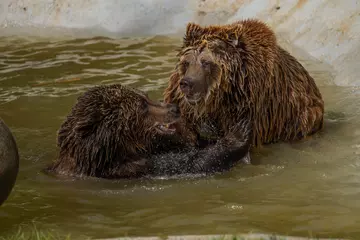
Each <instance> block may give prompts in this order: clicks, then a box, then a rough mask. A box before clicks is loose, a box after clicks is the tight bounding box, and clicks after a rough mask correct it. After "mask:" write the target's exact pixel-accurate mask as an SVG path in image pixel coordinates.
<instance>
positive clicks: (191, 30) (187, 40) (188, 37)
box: [184, 23, 204, 46]
mask: <svg viewBox="0 0 360 240" xmlns="http://www.w3.org/2000/svg"><path fill="white" fill-rule="evenodd" d="M203 34H204V28H202V27H201V26H200V25H198V24H196V23H188V24H187V26H186V32H185V36H184V45H185V46H189V45H191V44H192V43H193V42H195V41H196V40H199V39H200V38H201V36H202V35H203Z"/></svg>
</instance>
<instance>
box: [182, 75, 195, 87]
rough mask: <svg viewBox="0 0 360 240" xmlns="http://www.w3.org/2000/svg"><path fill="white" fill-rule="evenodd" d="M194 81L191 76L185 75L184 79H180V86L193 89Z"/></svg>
mask: <svg viewBox="0 0 360 240" xmlns="http://www.w3.org/2000/svg"><path fill="white" fill-rule="evenodd" d="M193 85H194V84H193V81H192V79H191V78H188V77H185V78H183V79H181V81H180V88H181V89H185V88H188V89H191V88H192V87H193Z"/></svg>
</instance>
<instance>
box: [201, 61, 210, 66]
mask: <svg viewBox="0 0 360 240" xmlns="http://www.w3.org/2000/svg"><path fill="white" fill-rule="evenodd" d="M210 65H211V62H209V61H206V60H202V61H201V66H202V67H209V66H210Z"/></svg>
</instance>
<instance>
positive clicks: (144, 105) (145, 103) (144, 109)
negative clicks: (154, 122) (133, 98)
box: [140, 99, 149, 112]
mask: <svg viewBox="0 0 360 240" xmlns="http://www.w3.org/2000/svg"><path fill="white" fill-rule="evenodd" d="M140 108H141V110H142V111H144V112H146V111H147V110H148V108H149V104H148V103H147V101H146V100H145V99H144V100H142V101H141V105H140Z"/></svg>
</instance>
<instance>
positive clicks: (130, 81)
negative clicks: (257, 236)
mask: <svg viewBox="0 0 360 240" xmlns="http://www.w3.org/2000/svg"><path fill="white" fill-rule="evenodd" d="M178 46H179V42H178V41H177V40H173V39H170V38H166V37H153V38H136V39H130V38H128V39H116V40H113V39H107V38H92V39H77V40H68V41H53V40H36V41H35V40H31V39H27V40H23V39H21V38H14V37H3V38H1V39H0V114H1V117H2V118H3V119H4V120H5V121H6V122H7V123H8V125H9V127H11V129H12V131H13V133H14V135H15V137H16V139H17V141H18V146H19V150H20V155H21V165H20V174H19V176H18V180H17V185H16V186H15V188H14V191H13V193H12V195H11V196H10V198H9V199H8V201H7V202H6V204H5V205H4V206H3V207H2V208H1V209H0V219H1V220H0V221H1V225H0V235H2V233H4V232H6V231H13V229H14V228H16V227H17V226H18V225H19V224H29V223H31V222H35V223H37V225H38V226H39V227H42V228H52V229H55V230H57V231H63V232H71V233H72V235H75V236H77V235H86V236H92V237H116V236H122V235H124V234H128V235H145V236H146V235H157V234H211V233H236V232H241V233H247V232H249V231H253V232H267V233H271V232H275V233H278V234H289V235H303V236H308V234H309V232H311V233H312V234H315V235H317V236H330V237H335V236H356V235H358V234H359V233H360V230H359V227H358V226H359V223H360V218H359V215H360V206H359V204H358V199H359V198H360V191H359V189H360V174H359V172H360V171H359V168H360V159H359V156H360V145H359V142H360V120H359V119H360V118H359V116H360V102H359V100H358V99H360V91H359V89H356V88H344V87H335V86H330V85H327V83H328V82H330V81H329V79H330V80H331V76H332V75H331V74H330V73H329V72H327V71H325V70H324V69H323V68H322V66H321V65H318V64H317V63H316V62H314V61H309V60H306V59H303V58H302V57H300V60H301V62H303V63H304V64H305V66H306V67H307V68H308V69H310V71H311V73H313V75H314V77H315V78H316V81H317V82H318V83H319V85H320V86H321V87H320V89H321V92H322V94H323V96H324V99H325V103H326V121H325V130H324V131H323V132H322V133H321V134H318V135H317V136H314V137H313V138H311V139H309V140H308V141H305V142H300V143H296V144H292V145H290V144H276V145H272V146H267V147H264V148H263V149H261V150H260V151H257V152H255V153H254V154H253V158H254V159H255V160H256V162H257V163H258V164H257V165H253V166H238V167H235V168H234V169H233V170H231V171H230V172H227V173H224V174H220V175H215V176H212V177H206V178H205V177H204V178H192V179H191V178H189V179H162V178H159V179H153V180H133V181H129V180H121V181H108V180H99V179H90V180H84V181H73V180H70V179H67V180H65V179H56V178H53V177H51V176H47V175H44V174H43V173H41V172H40V171H41V170H42V168H43V167H44V166H45V165H46V164H47V163H49V161H52V160H53V159H54V158H55V157H56V154H57V148H56V131H57V129H58V128H59V126H60V124H61V122H62V121H63V119H64V117H65V116H66V115H67V114H68V112H69V111H70V109H71V107H72V105H73V104H74V102H75V100H76V97H77V96H78V95H79V94H80V93H81V92H83V91H85V90H86V89H87V88H89V87H91V86H93V85H94V84H109V83H122V84H127V85H131V86H133V87H138V88H140V89H142V90H144V91H147V92H149V95H150V97H152V98H161V93H162V91H163V89H164V87H165V86H166V82H167V78H168V76H169V75H170V71H171V70H172V68H173V67H174V61H175V52H174V49H175V48H177V47H178Z"/></svg>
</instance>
